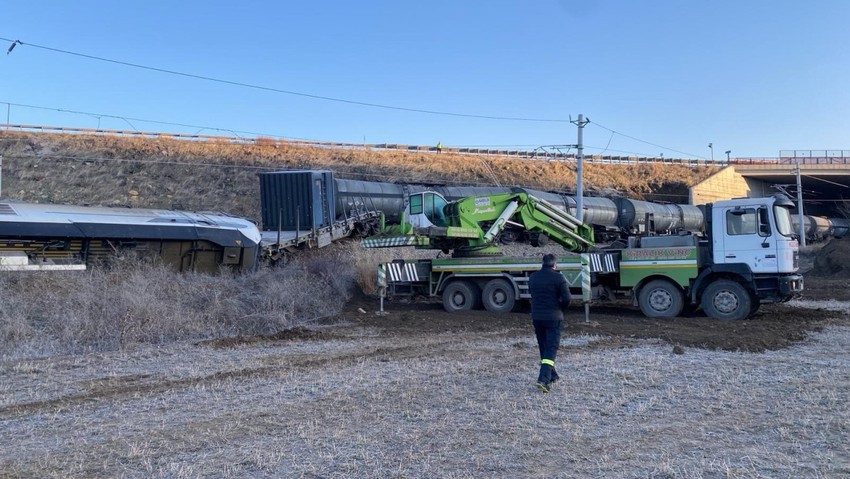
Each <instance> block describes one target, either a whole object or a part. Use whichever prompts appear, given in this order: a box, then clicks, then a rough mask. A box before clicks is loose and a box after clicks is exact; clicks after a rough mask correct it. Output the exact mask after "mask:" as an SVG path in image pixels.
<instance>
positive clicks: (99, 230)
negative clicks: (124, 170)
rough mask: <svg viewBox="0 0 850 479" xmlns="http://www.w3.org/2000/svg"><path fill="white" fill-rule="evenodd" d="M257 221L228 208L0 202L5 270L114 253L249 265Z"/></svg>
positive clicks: (182, 264) (192, 267) (186, 263)
mask: <svg viewBox="0 0 850 479" xmlns="http://www.w3.org/2000/svg"><path fill="white" fill-rule="evenodd" d="M259 248H260V233H259V230H258V228H257V226H256V225H255V224H254V223H253V222H251V221H249V220H246V219H243V218H238V217H233V216H228V215H225V214H222V213H192V212H185V211H174V210H158V209H147V208H106V207H88V206H70V205H51V204H34V203H23V202H11V201H4V202H0V271H10V270H63V269H84V268H86V267H88V266H91V265H93V264H96V263H97V262H99V261H102V260H104V259H106V258H108V257H110V256H113V255H115V254H116V253H131V252H132V253H134V254H137V255H140V256H146V255H147V256H153V257H157V258H159V259H161V260H162V261H163V263H165V264H167V265H169V266H170V267H171V268H172V269H175V270H177V271H196V272H204V273H216V272H219V271H221V269H231V270H234V271H243V270H249V269H252V268H254V267H255V266H256V262H257V258H258V253H259Z"/></svg>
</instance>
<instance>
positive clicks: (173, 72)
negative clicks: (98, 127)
mask: <svg viewBox="0 0 850 479" xmlns="http://www.w3.org/2000/svg"><path fill="white" fill-rule="evenodd" d="M0 40H3V41H7V42H12V43H16V44H18V45H21V46H30V47H33V48H38V49H42V50H47V51H52V52H56V53H62V54H65V55H72V56H77V57H81V58H87V59H90V60H96V61H101V62H107V63H113V64H117V65H124V66H129V67H133V68H139V69H143V70H149V71H156V72H160V73H166V74H170V75H177V76H182V77H187V78H194V79H198V80H204V81H210V82H216V83H222V84H227V85H233V86H240V87H245V88H252V89H256V90H263V91H269V92H275V93H283V94H287V95H295V96H301V97H305V98H313V99H317V100H324V101H332V102H338V103H346V104H352V105H360V106H367V107H372V108H382V109H387V110H397V111H406V112H412V113H423V114H430V115H443V116H454V117H463V118H478V119H487V120H504V121H525V122H546V123H570V122H571V121H570V120H566V119H559V118H524V117H511V116H494V115H478V114H469V113H457V112H446V111H438V110H426V109H419V108H408V107H399V106H393V105H384V104H380V103H370V102H362V101H356V100H348V99H344V98H335V97H329V96H323V95H315V94H311V93H303V92H296V91H291V90H284V89H280V88H273V87H267V86H262V85H255V84H251V83H244V82H237V81H233V80H224V79H221V78H214V77H209V76H205V75H197V74H194V73H186V72H180V71H176V70H169V69H166V68H159V67H152V66H147V65H141V64H138V63H131V62H125V61H122V60H114V59H110V58H104V57H99V56H95V55H88V54H85V53H79V52H72V51H69V50H63V49H60V48H54V47H49V46H45V45H38V44H34V43H27V42H22V41H20V40H12V39H10V38H5V37H0ZM118 118H122V119H124V120H125V121H126V118H123V117H118ZM588 123H590V124H594V125H597V126H599V127H600V128H603V129H605V130H608V131H610V132H612V133H615V134H617V135H620V136H623V137H625V138H629V139H631V140H634V141H639V142H641V143H646V144H648V145H652V146H655V147H658V148H661V149H664V150H668V151H673V152H676V153H679V154H682V155H686V156H690V157H695V158H701V159H707V158H706V157H704V156H701V155H695V154H693V153H687V152H684V151H680V150H676V149H674V148H669V147H666V146H663V145H659V144H657V143H653V142H649V141H646V140H642V139H640V138H637V137H634V136H631V135H627V134H625V133H620V132H618V131H616V130H614V129H612V128H608V127H607V126H605V125H602V124H600V123H596V122H595V121H594V122H591V121H588Z"/></svg>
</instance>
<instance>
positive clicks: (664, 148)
mask: <svg viewBox="0 0 850 479" xmlns="http://www.w3.org/2000/svg"><path fill="white" fill-rule="evenodd" d="M590 124H591V125H596V126H598V127H599V128H602V129H604V130H608V131H610V132H611V133H612V134H615V135H620V136H622V137H625V138H628V139H630V140H634V141H639V142H641V143H646V144H647V145H652V146H655V147H658V148H661V149H663V150H668V151H673V152H676V153H679V154H682V155H686V156H692V157H694V158H701V159H703V160H707V159H708V158H706V157H704V156H702V155H695V154H693V153H688V152H685V151H679V150H676V149H673V148H669V147H666V146H663V145H659V144H657V143H652V142H649V141H646V140H641V139H640V138H635V137H633V136H630V135H626V134H625V133H620V132H619V131H615V130H613V129H611V128H608V127H607V126H605V125H602V124H599V123H596V122H591V123H590ZM609 143H610V142H609Z"/></svg>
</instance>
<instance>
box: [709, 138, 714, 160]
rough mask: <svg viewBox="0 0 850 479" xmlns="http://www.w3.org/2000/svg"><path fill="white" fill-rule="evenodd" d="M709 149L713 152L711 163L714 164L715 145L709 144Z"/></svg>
mask: <svg viewBox="0 0 850 479" xmlns="http://www.w3.org/2000/svg"><path fill="white" fill-rule="evenodd" d="M708 149H709V150H711V161H712V162H714V143H709V144H708Z"/></svg>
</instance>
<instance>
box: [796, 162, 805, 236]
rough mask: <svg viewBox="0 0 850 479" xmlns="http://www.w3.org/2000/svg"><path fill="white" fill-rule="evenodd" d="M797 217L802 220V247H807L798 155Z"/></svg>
mask: <svg viewBox="0 0 850 479" xmlns="http://www.w3.org/2000/svg"><path fill="white" fill-rule="evenodd" d="M797 218H798V219H799V220H800V247H801V248H805V247H806V224H805V223H804V222H803V182H802V180H801V179H800V158H799V157H797Z"/></svg>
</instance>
